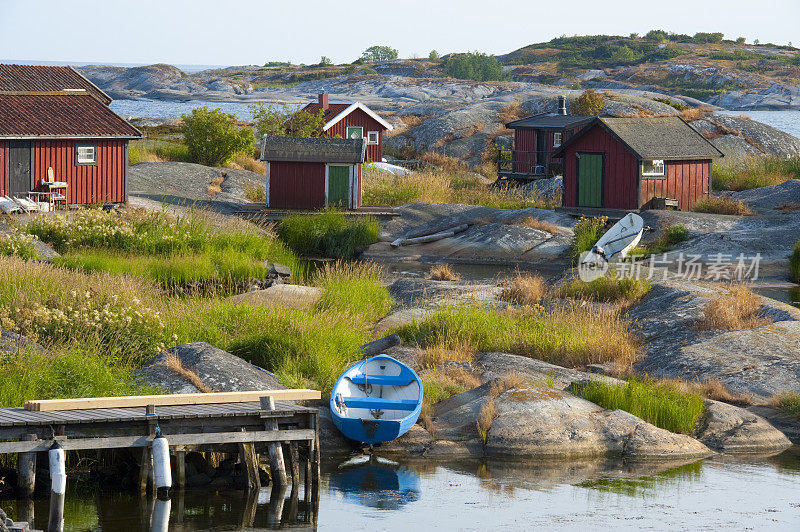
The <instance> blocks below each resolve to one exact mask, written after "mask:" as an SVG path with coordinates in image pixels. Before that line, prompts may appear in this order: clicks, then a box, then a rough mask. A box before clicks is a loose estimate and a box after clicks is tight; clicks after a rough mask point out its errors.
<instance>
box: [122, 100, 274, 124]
mask: <svg viewBox="0 0 800 532" xmlns="http://www.w3.org/2000/svg"><path fill="white" fill-rule="evenodd" d="M251 105H252V104H251V103H244V102H207V101H204V100H189V101H185V102H179V101H172V100H114V101H113V102H111V109H113V110H114V112H116V113H117V114H119V115H120V116H123V117H125V118H128V117H134V118H141V117H147V118H180V117H181V115H183V114H188V113H191V112H192V109H195V108H197V107H208V108H209V109H222V110H223V111H224V112H226V113H229V114H232V115H234V116H236V118H238V119H239V120H244V121H250V120H252V119H253V115H252V114H251V112H250V106H251ZM265 105H277V104H265Z"/></svg>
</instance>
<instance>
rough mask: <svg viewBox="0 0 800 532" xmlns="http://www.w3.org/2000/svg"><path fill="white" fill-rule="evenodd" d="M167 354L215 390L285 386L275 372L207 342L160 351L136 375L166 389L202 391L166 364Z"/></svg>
mask: <svg viewBox="0 0 800 532" xmlns="http://www.w3.org/2000/svg"><path fill="white" fill-rule="evenodd" d="M168 354H170V355H173V356H177V358H178V359H179V360H180V362H181V364H182V365H183V367H184V368H185V369H187V370H189V371H191V372H193V373H195V374H196V375H197V376H198V377H199V378H200V380H201V381H202V382H203V383H204V384H205V385H206V386H208V387H209V388H211V389H212V390H213V391H215V392H244V391H251V390H281V389H285V386H282V385H281V384H280V383H279V382H278V380H277V379H276V378H275V376H274V375H273V374H271V373H269V372H267V371H265V370H263V369H261V368H259V367H257V366H254V365H252V364H250V363H249V362H247V361H245V360H242V359H241V358H239V357H237V356H236V355H232V354H231V353H228V352H227V351H223V350H222V349H218V348H216V347H214V346H212V345H209V344H207V343H205V342H192V343H188V344H181V345H177V346H175V347H173V348H170V349H168V350H167V351H164V352H162V353H159V354H158V355H156V356H155V357H153V358H151V359H150V360H148V361H147V362H146V363H145V364H144V365H142V367H140V368H138V369H136V370H135V371H134V376H135V377H136V378H138V379H140V380H142V381H144V382H146V383H147V384H150V385H152V386H156V387H158V388H160V389H162V390H164V392H166V393H196V392H198V391H200V390H198V389H197V388H196V387H195V386H194V385H193V384H192V383H191V382H189V381H188V380H187V379H186V378H185V377H183V376H181V375H180V374H178V373H176V372H175V371H173V370H171V369H169V368H168V367H167V365H166V358H167V355H168Z"/></svg>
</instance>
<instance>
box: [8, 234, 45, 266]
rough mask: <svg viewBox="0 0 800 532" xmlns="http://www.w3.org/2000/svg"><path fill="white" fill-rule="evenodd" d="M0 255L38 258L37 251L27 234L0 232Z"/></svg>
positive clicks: (25, 258)
mask: <svg viewBox="0 0 800 532" xmlns="http://www.w3.org/2000/svg"><path fill="white" fill-rule="evenodd" d="M0 256H2V257H19V258H21V259H24V260H36V259H38V258H39V252H38V251H36V247H35V246H34V245H33V242H32V238H31V237H30V236H28V235H21V234H10V235H4V234H0Z"/></svg>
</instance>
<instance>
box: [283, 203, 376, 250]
mask: <svg viewBox="0 0 800 532" xmlns="http://www.w3.org/2000/svg"><path fill="white" fill-rule="evenodd" d="M378 229H379V225H378V222H377V221H375V220H373V219H372V218H367V219H358V220H348V219H347V218H346V217H345V215H344V214H342V213H341V212H337V211H325V212H321V213H318V214H293V215H290V216H287V217H286V218H284V219H283V220H281V222H280V223H279V224H278V226H277V231H278V235H279V236H280V238H281V240H282V241H283V242H285V243H286V245H287V246H289V248H290V249H292V250H293V251H294V252H295V253H297V254H299V255H302V256H306V257H328V258H332V259H349V258H352V257H354V256H355V255H356V254H358V253H359V252H360V251H361V250H363V249H364V248H366V246H368V245H370V244H373V243H375V242H377V241H378Z"/></svg>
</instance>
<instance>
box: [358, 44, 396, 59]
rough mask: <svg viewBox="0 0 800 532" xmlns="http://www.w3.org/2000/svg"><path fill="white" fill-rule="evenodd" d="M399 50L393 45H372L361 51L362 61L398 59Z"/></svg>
mask: <svg viewBox="0 0 800 532" xmlns="http://www.w3.org/2000/svg"><path fill="white" fill-rule="evenodd" d="M397 55H398V54H397V50H395V49H394V48H392V47H391V46H379V45H375V46H370V47H369V48H367V49H366V50H364V51H363V52H362V53H361V61H362V62H378V61H391V60H392V59H397Z"/></svg>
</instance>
